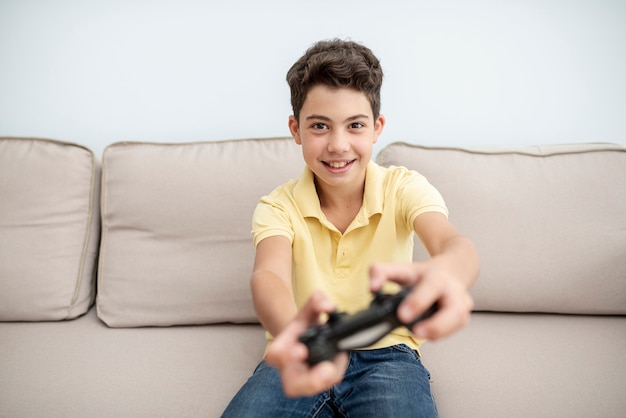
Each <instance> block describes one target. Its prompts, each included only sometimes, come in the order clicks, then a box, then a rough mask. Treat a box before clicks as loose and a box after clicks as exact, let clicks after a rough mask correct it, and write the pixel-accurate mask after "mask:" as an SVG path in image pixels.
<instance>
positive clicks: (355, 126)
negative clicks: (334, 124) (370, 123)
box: [350, 122, 365, 129]
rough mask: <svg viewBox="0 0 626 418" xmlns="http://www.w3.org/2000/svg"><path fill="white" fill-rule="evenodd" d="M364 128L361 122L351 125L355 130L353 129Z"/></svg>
mask: <svg viewBox="0 0 626 418" xmlns="http://www.w3.org/2000/svg"><path fill="white" fill-rule="evenodd" d="M364 126H365V125H364V124H362V123H361V122H354V123H352V124H350V128H353V129H361V128H363V127H364Z"/></svg>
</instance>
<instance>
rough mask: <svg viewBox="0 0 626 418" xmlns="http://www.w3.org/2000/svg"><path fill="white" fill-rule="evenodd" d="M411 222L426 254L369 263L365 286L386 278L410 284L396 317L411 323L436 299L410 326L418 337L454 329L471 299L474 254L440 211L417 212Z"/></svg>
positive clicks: (467, 316)
mask: <svg viewBox="0 0 626 418" xmlns="http://www.w3.org/2000/svg"><path fill="white" fill-rule="evenodd" d="M413 225H414V228H415V231H416V232H417V234H418V236H419V237H420V239H421V241H422V243H423V244H424V246H425V247H426V249H427V250H428V252H429V254H430V256H431V259H430V260H428V261H426V262H421V263H412V264H376V265H373V266H372V269H371V271H370V274H371V277H372V282H371V287H372V290H374V291H376V290H378V289H380V288H381V287H382V284H383V283H384V282H385V281H387V280H390V281H394V282H396V283H399V284H401V285H405V286H408V285H415V287H414V290H413V292H411V295H409V296H408V297H407V298H406V299H405V300H404V302H403V303H402V305H400V308H399V309H398V317H399V318H400V320H402V321H404V322H411V321H412V320H413V319H414V318H416V317H417V316H418V315H420V314H421V313H422V312H424V311H425V310H426V309H428V307H430V306H431V305H432V304H433V303H434V302H435V301H438V302H439V311H438V313H437V314H436V315H434V316H433V317H432V318H430V319H428V320H426V321H423V322H420V323H419V324H418V325H416V326H415V327H414V329H413V333H414V334H415V335H416V336H417V337H418V338H427V339H438V338H442V337H445V336H447V335H449V334H452V333H453V332H455V331H457V330H458V329H460V328H461V327H463V326H464V325H465V324H467V322H468V321H469V319H470V314H471V310H472V307H473V301H472V298H471V296H470V294H469V288H470V286H471V285H472V284H473V283H474V282H475V281H476V278H477V277H478V272H479V262H478V256H477V254H476V250H475V248H474V245H473V243H472V242H471V241H470V240H469V239H467V238H466V237H464V236H463V235H462V234H461V233H460V232H459V231H458V230H457V229H456V228H455V227H454V226H453V225H452V224H451V223H450V222H449V221H448V219H447V218H446V217H445V216H444V215H442V214H440V213H437V212H427V213H423V214H421V215H419V216H418V217H417V218H416V219H415V221H414V224H413Z"/></svg>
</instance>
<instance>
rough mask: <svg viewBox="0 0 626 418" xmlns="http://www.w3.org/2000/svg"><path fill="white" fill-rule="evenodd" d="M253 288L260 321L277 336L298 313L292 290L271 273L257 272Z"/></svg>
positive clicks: (255, 306)
mask: <svg viewBox="0 0 626 418" xmlns="http://www.w3.org/2000/svg"><path fill="white" fill-rule="evenodd" d="M251 287H252V301H253V303H254V309H255V311H256V314H257V316H258V317H259V321H260V322H261V324H262V325H263V327H264V328H265V329H266V330H267V331H268V332H269V333H270V334H272V335H273V336H277V335H278V334H279V333H280V332H281V331H282V330H283V328H284V327H285V326H287V324H289V323H290V322H291V321H292V320H293V318H295V317H296V315H297V313H298V309H297V307H296V304H295V302H294V299H293V294H292V292H291V290H290V289H289V288H287V287H286V286H285V284H284V283H283V282H282V280H281V279H280V278H279V277H277V276H276V275H274V274H273V273H271V272H269V271H255V272H254V273H253V275H252V279H251Z"/></svg>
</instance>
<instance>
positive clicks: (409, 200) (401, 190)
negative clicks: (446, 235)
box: [398, 169, 448, 229]
mask: <svg viewBox="0 0 626 418" xmlns="http://www.w3.org/2000/svg"><path fill="white" fill-rule="evenodd" d="M398 182H399V184H398V200H399V204H400V208H401V210H402V213H403V218H404V220H405V222H406V223H407V227H408V228H410V229H413V223H414V221H415V218H417V217H418V216H419V215H421V214H422V213H426V212H438V213H441V214H443V215H444V216H445V217H448V208H447V206H446V203H445V201H444V199H443V197H442V196H441V193H439V191H438V190H437V189H436V188H435V187H434V186H433V185H432V184H430V182H429V181H428V180H427V179H426V177H424V176H423V175H421V174H419V173H418V172H416V171H413V170H408V169H405V170H402V172H401V175H400V176H399V178H398Z"/></svg>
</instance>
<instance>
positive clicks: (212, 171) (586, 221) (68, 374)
mask: <svg viewBox="0 0 626 418" xmlns="http://www.w3.org/2000/svg"><path fill="white" fill-rule="evenodd" d="M377 160H378V162H379V163H381V164H383V165H390V164H400V165H405V166H407V167H409V168H413V169H416V170H418V171H420V172H421V173H423V174H425V175H426V176H427V177H428V178H429V179H430V180H431V182H432V183H433V184H434V185H435V186H436V187H438V188H439V190H440V191H441V192H442V194H443V195H444V197H445V198H446V200H447V203H448V206H449V208H450V212H451V215H450V218H451V220H452V221H453V222H454V223H455V224H456V225H457V226H458V227H459V228H460V229H461V230H462V231H463V232H464V233H465V234H467V235H468V236H469V237H471V238H472V239H473V240H474V241H475V243H476V245H477V247H478V249H479V253H480V256H481V261H482V273H481V277H480V279H479V281H478V283H477V284H476V285H475V287H474V288H473V289H472V293H473V295H474V298H475V302H476V312H475V313H474V314H473V317H472V321H471V324H470V325H469V326H468V327H466V328H464V329H463V330H462V331H460V332H459V333H457V334H455V335H454V336H452V337H450V338H448V339H446V340H443V341H440V342H432V343H427V344H426V345H425V346H424V348H423V356H424V362H425V364H426V366H427V367H428V368H429V369H430V371H431V372H432V375H433V389H434V393H435V396H436V398H437V403H438V407H439V410H440V414H441V416H442V417H480V418H485V417H620V416H624V414H626V396H625V394H626V354H625V353H626V316H625V315H626V149H624V148H622V147H620V146H616V145H610V144H580V145H562V146H547V147H523V148H515V149H485V148H477V149H458V148H428V147H420V146H414V145H407V144H402V143H394V144H391V145H388V146H387V147H385V148H384V149H383V150H382V151H381V152H380V153H379V154H378V156H377ZM99 161H100V158H99V157H97V156H94V155H93V153H92V152H91V151H89V150H88V149H87V148H85V147H82V146H79V145H75V144H69V143H63V142H59V141H49V140H39V139H16V138H2V139H0V321H2V322H0V417H44V416H45V417H196V416H198V417H199V416H202V417H215V416H219V414H220V412H221V411H222V410H223V408H224V407H225V406H226V404H227V403H228V401H229V399H230V398H231V397H232V396H233V394H234V393H235V391H236V390H237V389H238V388H239V386H240V385H241V384H242V383H243V382H244V381H245V379H246V378H247V377H248V375H249V374H250V373H251V372H252V370H253V368H254V366H255V365H256V364H257V362H258V361H259V360H260V358H261V354H262V351H263V347H264V336H263V330H262V329H261V327H260V326H259V325H258V323H257V321H256V319H255V315H254V311H253V309H252V306H251V300H250V293H249V288H248V277H249V273H250V270H251V265H252V259H253V254H254V250H253V247H252V244H251V239H250V232H249V230H250V218H251V215H252V211H253V209H254V207H255V205H256V201H257V199H258V198H259V197H260V196H261V195H263V194H266V193H268V192H269V191H270V190H272V189H273V188H274V187H275V186H276V185H278V184H279V183H282V182H284V181H285V180H287V179H290V178H293V177H296V176H298V175H299V174H300V172H301V170H302V167H303V163H302V158H301V155H300V148H299V147H298V146H296V145H295V144H293V142H292V141H291V140H289V139H285V138H274V139H258V140H243V141H225V142H205V143H189V144H148V143H117V144H113V145H111V146H109V147H108V148H107V149H106V150H105V152H104V154H103V156H102V164H100V162H99ZM415 257H416V259H422V258H424V257H425V255H424V252H423V250H422V249H421V247H420V245H416V250H415ZM96 278H97V281H96ZM94 302H95V306H94Z"/></svg>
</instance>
